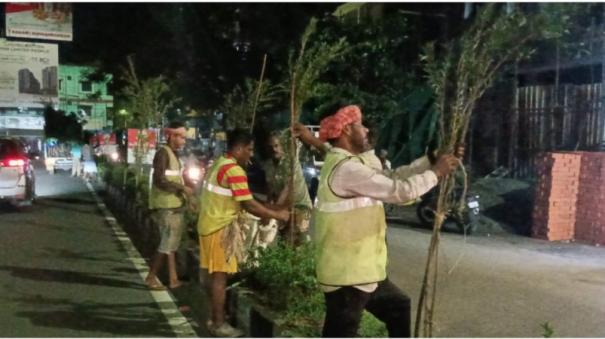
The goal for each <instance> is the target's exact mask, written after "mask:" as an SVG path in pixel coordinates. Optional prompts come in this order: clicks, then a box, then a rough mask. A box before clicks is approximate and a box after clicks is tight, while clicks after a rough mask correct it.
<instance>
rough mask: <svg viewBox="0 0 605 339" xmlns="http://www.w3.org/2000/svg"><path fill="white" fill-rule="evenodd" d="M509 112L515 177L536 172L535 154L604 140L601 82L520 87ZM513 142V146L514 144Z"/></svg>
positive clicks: (511, 163) (586, 147)
mask: <svg viewBox="0 0 605 339" xmlns="http://www.w3.org/2000/svg"><path fill="white" fill-rule="evenodd" d="M515 103H516V105H515V107H514V108H513V111H512V112H511V113H512V115H511V116H510V119H511V120H510V126H512V128H511V131H510V137H511V140H509V142H510V143H511V146H513V147H511V148H512V149H511V151H513V153H512V154H511V156H510V158H509V166H511V167H512V169H513V173H514V175H515V176H516V177H532V176H534V175H535V161H536V160H535V159H536V156H537V155H538V154H539V153H541V152H544V151H552V150H591V149H595V148H597V147H598V146H599V145H600V144H601V143H602V142H603V140H604V138H603V137H604V128H605V126H604V119H605V114H604V112H603V107H602V105H603V93H602V86H601V84H600V83H596V84H587V85H561V86H558V88H556V87H555V86H528V87H519V88H517V90H516V95H515ZM515 145H516V147H515Z"/></svg>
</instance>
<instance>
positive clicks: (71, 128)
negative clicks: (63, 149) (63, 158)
mask: <svg viewBox="0 0 605 339" xmlns="http://www.w3.org/2000/svg"><path fill="white" fill-rule="evenodd" d="M85 123H86V121H83V120H80V119H78V117H77V116H76V115H75V114H69V115H68V114H66V113H65V112H63V111H56V110H54V109H53V108H52V107H50V106H47V107H46V109H45V110H44V135H45V136H46V138H55V139H57V140H59V141H78V142H79V141H82V137H83V135H82V125H83V124H85Z"/></svg>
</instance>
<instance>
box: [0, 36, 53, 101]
mask: <svg viewBox="0 0 605 339" xmlns="http://www.w3.org/2000/svg"><path fill="white" fill-rule="evenodd" d="M58 73H59V49H58V47H57V45H55V44H41V43H30V42H19V41H7V40H6V39H0V107H30V108H44V107H45V106H48V105H53V106H54V105H58V103H59V96H58V94H59V91H58V87H59V86H58V85H59V74H58Z"/></svg>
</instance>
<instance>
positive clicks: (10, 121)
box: [0, 116, 44, 131]
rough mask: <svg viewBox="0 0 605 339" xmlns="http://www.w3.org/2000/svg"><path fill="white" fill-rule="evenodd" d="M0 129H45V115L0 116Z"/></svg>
mask: <svg viewBox="0 0 605 339" xmlns="http://www.w3.org/2000/svg"><path fill="white" fill-rule="evenodd" d="M0 129H27V130H39V131H42V130H44V117H19V116H0Z"/></svg>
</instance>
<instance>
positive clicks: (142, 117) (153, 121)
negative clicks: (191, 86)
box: [122, 56, 181, 128]
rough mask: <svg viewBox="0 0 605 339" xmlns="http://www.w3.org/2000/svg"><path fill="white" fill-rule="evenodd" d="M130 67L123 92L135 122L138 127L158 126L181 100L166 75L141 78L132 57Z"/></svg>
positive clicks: (124, 77) (125, 70)
mask: <svg viewBox="0 0 605 339" xmlns="http://www.w3.org/2000/svg"><path fill="white" fill-rule="evenodd" d="M127 60H128V68H126V69H124V70H123V73H122V76H123V79H124V80H125V82H126V86H125V87H124V88H123V89H122V94H123V95H124V96H125V97H126V98H127V100H128V101H127V103H128V104H127V105H128V111H129V112H130V113H131V114H132V119H133V124H134V125H135V127H138V128H147V127H158V126H161V125H162V123H163V122H164V121H163V119H164V116H165V114H166V112H167V111H168V109H170V108H171V107H173V106H174V105H175V104H177V103H178V102H180V101H181V98H178V97H175V96H173V95H172V93H171V90H170V86H169V84H168V82H167V81H166V79H165V78H164V76H162V75H160V76H157V77H153V78H148V79H144V80H140V79H139V77H138V76H137V73H136V70H135V65H134V62H133V60H132V57H130V56H129V57H128V58H127Z"/></svg>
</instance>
